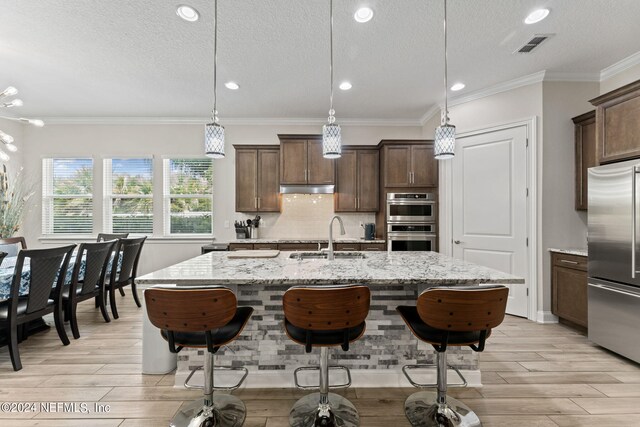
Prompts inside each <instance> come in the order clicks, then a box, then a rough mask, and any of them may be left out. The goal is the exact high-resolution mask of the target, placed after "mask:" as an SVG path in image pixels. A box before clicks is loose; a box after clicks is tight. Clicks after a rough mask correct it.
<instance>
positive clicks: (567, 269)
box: [551, 253, 588, 328]
mask: <svg viewBox="0 0 640 427" xmlns="http://www.w3.org/2000/svg"><path fill="white" fill-rule="evenodd" d="M551 275H552V277H551V312H552V313H553V314H555V315H556V316H558V317H559V318H561V319H565V320H568V321H570V322H573V323H575V324H577V325H580V326H584V327H585V328H586V327H587V319H588V316H587V258H586V257H582V256H576V255H568V254H561V253H552V254H551Z"/></svg>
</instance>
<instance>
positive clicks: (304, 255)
mask: <svg viewBox="0 0 640 427" xmlns="http://www.w3.org/2000/svg"><path fill="white" fill-rule="evenodd" d="M333 256H334V258H335V259H365V258H366V256H365V255H364V254H361V253H358V252H334V253H333ZM289 258H291V259H297V260H299V261H302V260H305V259H329V254H328V253H326V252H296V253H292V254H291V255H289Z"/></svg>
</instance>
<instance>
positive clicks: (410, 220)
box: [386, 193, 437, 252]
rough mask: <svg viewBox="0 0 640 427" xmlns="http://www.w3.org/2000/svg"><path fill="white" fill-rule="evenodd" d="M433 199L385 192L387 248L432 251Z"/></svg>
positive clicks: (431, 197) (424, 194) (434, 235)
mask: <svg viewBox="0 0 640 427" xmlns="http://www.w3.org/2000/svg"><path fill="white" fill-rule="evenodd" d="M436 210H437V209H436V197H435V194H433V193H387V218H386V222H387V248H388V250H389V251H390V252H395V251H435V250H436V244H437V234H436Z"/></svg>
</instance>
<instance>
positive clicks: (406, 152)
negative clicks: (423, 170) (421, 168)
mask: <svg viewBox="0 0 640 427" xmlns="http://www.w3.org/2000/svg"><path fill="white" fill-rule="evenodd" d="M410 168H411V147H410V146H409V145H395V146H385V147H384V186H385V187H410V186H411V184H410V182H409V172H410V171H411V169H410Z"/></svg>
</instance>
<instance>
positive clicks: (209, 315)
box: [144, 286, 238, 332]
mask: <svg viewBox="0 0 640 427" xmlns="http://www.w3.org/2000/svg"><path fill="white" fill-rule="evenodd" d="M144 300H145V303H146V304H147V315H148V316H149V320H150V321H151V323H152V324H153V325H154V326H155V327H157V328H160V329H164V330H167V331H172V332H204V331H210V330H212V329H216V328H220V327H222V326H224V325H226V324H227V323H229V322H230V321H231V319H233V316H234V315H235V314H236V309H237V307H238V302H237V300H236V296H235V295H234V293H233V292H231V290H230V289H228V288H224V287H211V288H199V289H196V288H182V289H181V287H180V286H176V287H171V288H169V287H166V288H165V287H152V288H148V289H146V290H145V291H144Z"/></svg>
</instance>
